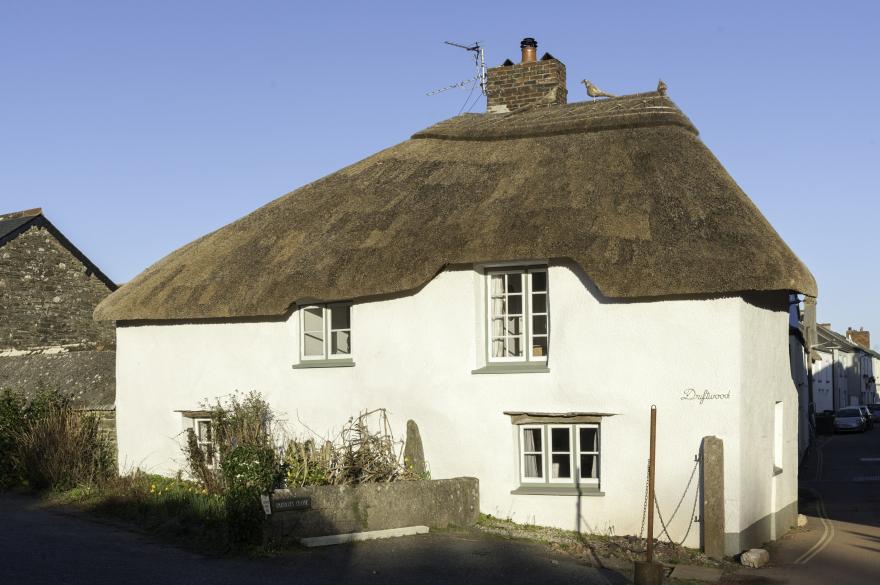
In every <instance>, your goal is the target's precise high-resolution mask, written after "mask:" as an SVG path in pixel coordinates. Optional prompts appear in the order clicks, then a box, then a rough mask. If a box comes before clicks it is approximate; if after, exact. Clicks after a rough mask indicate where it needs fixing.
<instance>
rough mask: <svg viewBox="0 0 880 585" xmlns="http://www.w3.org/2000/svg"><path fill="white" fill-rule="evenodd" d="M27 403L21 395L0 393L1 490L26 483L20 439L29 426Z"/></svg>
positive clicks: (6, 391)
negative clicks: (20, 452)
mask: <svg viewBox="0 0 880 585" xmlns="http://www.w3.org/2000/svg"><path fill="white" fill-rule="evenodd" d="M26 408H27V403H26V401H25V400H24V397H23V396H21V395H20V394H16V393H13V392H12V391H10V390H3V391H2V392H0V489H7V488H10V487H14V486H17V485H21V484H23V483H24V471H23V469H22V467H21V461H20V460H19V456H18V455H19V452H18V438H19V437H20V436H21V434H22V432H23V431H24V429H25V426H26V424H27V417H26Z"/></svg>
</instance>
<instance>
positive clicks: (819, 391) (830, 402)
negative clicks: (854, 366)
mask: <svg viewBox="0 0 880 585" xmlns="http://www.w3.org/2000/svg"><path fill="white" fill-rule="evenodd" d="M818 354H819V358H820V359H819V360H818V361H816V362H813V365H812V367H813V401H814V403H815V405H816V412H823V411H825V410H834V382H833V376H834V367H833V364H834V358H833V356H832V355H831V354H830V353H828V352H824V351H820V352H818Z"/></svg>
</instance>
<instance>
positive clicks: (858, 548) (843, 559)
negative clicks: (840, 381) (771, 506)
mask: <svg viewBox="0 0 880 585" xmlns="http://www.w3.org/2000/svg"><path fill="white" fill-rule="evenodd" d="M816 445H817V446H816V449H814V451H813V452H812V453H811V454H810V456H809V458H808V460H807V462H806V464H805V465H804V466H802V468H801V470H800V487H801V490H800V507H801V513H803V514H806V515H807V516H808V518H809V522H808V524H807V527H806V529H801V530H797V531H795V532H793V533H791V534H789V535H788V536H786V537H785V538H783V539H782V540H781V541H779V542H778V543H776V544H775V545H773V546H772V547H771V549H770V553H771V565H772V566H771V567H769V568H765V569H760V570H758V571H749V570H745V573H751V574H752V575H753V576H754V577H755V578H756V580H755V582H756V583H767V584H770V583H796V584H798V585H801V584H803V585H812V584H814V583H815V584H820V583H821V584H823V585H825V584H828V583H833V584H834V585H850V584H861V583H865V584H873V583H880V425H878V426H877V427H876V428H874V429H873V430H870V431H868V432H866V433H864V434H852V435H834V436H833V437H827V436H822V437H818V441H817V444H816ZM740 575H743V572H741V573H740Z"/></svg>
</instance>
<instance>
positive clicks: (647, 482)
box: [639, 459, 651, 538]
mask: <svg viewBox="0 0 880 585" xmlns="http://www.w3.org/2000/svg"><path fill="white" fill-rule="evenodd" d="M650 483H651V460H650V459H648V470H647V471H646V472H645V503H644V504H643V505H642V527H641V528H640V529H639V538H641V537H642V534H644V533H645V518H647V517H648V486H649V485H650Z"/></svg>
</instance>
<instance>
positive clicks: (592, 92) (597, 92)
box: [581, 79, 617, 98]
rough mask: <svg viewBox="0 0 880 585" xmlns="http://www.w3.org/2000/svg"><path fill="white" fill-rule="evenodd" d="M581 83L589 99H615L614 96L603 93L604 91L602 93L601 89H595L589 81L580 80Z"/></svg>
mask: <svg viewBox="0 0 880 585" xmlns="http://www.w3.org/2000/svg"><path fill="white" fill-rule="evenodd" d="M581 83H583V84H584V86H585V87H586V88H587V95H588V96H590V97H591V98H598V97H606V98H612V97H617V96H615V95H613V94H610V93H605V92H604V91H602V90H601V89H599V88H598V87H596V86H595V85H593V82H592V81H590V80H589V79H583V80H581Z"/></svg>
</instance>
